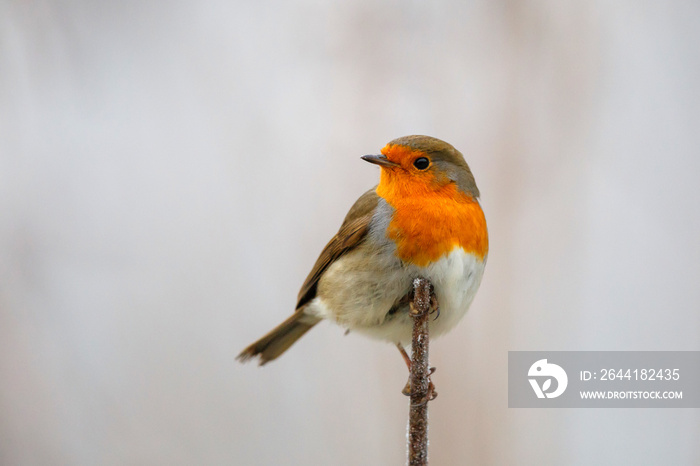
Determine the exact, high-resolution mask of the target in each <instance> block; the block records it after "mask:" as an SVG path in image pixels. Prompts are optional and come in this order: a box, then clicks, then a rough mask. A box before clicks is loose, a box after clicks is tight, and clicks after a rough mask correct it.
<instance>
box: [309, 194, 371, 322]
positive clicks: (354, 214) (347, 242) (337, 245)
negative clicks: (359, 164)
mask: <svg viewBox="0 0 700 466" xmlns="http://www.w3.org/2000/svg"><path fill="white" fill-rule="evenodd" d="M378 202H379V196H377V193H376V192H375V189H374V188H372V189H370V190H369V191H367V192H366V193H364V194H363V195H362V196H360V198H359V199H358V200H357V201H356V202H355V204H354V205H353V206H352V207H351V208H350V211H349V212H348V214H347V215H346V216H345V220H343V224H342V225H341V227H340V230H339V231H338V233H337V234H336V235H335V236H334V237H333V238H332V239H331V240H330V241H329V242H328V244H327V245H326V247H325V248H323V251H321V255H320V256H319V257H318V259H317V260H316V263H315V264H314V266H313V268H312V269H311V272H310V273H309V276H308V277H306V280H305V281H304V284H303V285H302V286H301V290H300V291H299V296H298V300H297V309H299V308H300V307H302V306H304V305H305V304H306V303H308V302H309V301H311V300H312V299H314V298H315V297H316V288H317V286H318V281H319V279H320V278H321V276H322V275H323V273H324V272H325V271H326V270H327V269H328V267H330V266H331V264H333V262H335V261H336V260H338V258H339V257H341V256H342V255H343V254H345V253H346V252H348V251H351V250H353V249H354V248H355V247H357V246H358V245H359V244H360V243H361V242H362V240H364V239H365V236H367V231H368V229H369V223H370V221H371V220H372V215H373V214H374V209H375V208H376V207H377V203H378Z"/></svg>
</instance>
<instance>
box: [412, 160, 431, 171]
mask: <svg viewBox="0 0 700 466" xmlns="http://www.w3.org/2000/svg"><path fill="white" fill-rule="evenodd" d="M413 166H414V167H416V168H417V169H418V170H425V169H426V168H428V167H429V166H430V160H428V158H427V157H418V158H417V159H416V160H415V161H414V162H413Z"/></svg>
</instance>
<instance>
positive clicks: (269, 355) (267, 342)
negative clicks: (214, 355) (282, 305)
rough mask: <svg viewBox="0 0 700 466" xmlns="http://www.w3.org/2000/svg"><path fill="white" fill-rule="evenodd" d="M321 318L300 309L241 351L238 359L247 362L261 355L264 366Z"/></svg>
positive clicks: (261, 362)
mask: <svg viewBox="0 0 700 466" xmlns="http://www.w3.org/2000/svg"><path fill="white" fill-rule="evenodd" d="M320 320H321V319H319V318H318V317H314V316H310V315H308V314H305V313H304V311H303V310H301V309H299V310H297V312H295V313H294V314H292V315H291V316H290V317H289V318H288V319H287V320H285V321H284V322H282V323H281V324H279V325H278V326H277V327H275V328H273V329H272V330H270V332H268V333H267V335H265V336H264V337H262V338H261V339H259V340H258V341H256V342H255V343H253V344H252V345H250V346H249V347H247V348H246V349H244V350H243V351H241V354H239V355H238V357H237V358H236V359H238V360H239V361H241V362H245V361H247V360H249V359H252V358H254V357H256V356H259V357H260V365H261V366H262V365H263V364H265V363H266V362H268V361H272V360H273V359H275V358H277V357H278V356H279V355H281V354H282V353H284V352H285V351H287V349H288V348H289V347H290V346H292V345H293V344H294V342H295V341H297V340H298V339H299V338H301V337H302V336H303V335H304V334H305V333H306V332H308V331H309V330H310V329H311V327H313V326H314V325H316V324H317V323H318V322H319V321H320Z"/></svg>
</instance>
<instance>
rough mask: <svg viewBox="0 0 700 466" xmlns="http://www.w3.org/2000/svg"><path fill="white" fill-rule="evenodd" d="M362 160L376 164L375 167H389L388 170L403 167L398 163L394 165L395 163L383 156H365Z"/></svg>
mask: <svg viewBox="0 0 700 466" xmlns="http://www.w3.org/2000/svg"><path fill="white" fill-rule="evenodd" d="M361 159H362V160H365V161H367V162H369V163H373V164H375V165H380V166H382V167H387V168H390V167H400V166H401V165H399V164H398V163H394V162H392V161H391V160H389V159H387V158H386V157H385V156H383V155H363V156H362V157H361Z"/></svg>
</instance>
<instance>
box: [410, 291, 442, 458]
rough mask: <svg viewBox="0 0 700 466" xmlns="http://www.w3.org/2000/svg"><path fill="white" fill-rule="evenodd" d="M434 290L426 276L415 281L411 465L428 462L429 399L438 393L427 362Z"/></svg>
mask: <svg viewBox="0 0 700 466" xmlns="http://www.w3.org/2000/svg"><path fill="white" fill-rule="evenodd" d="M432 289H433V286H432V284H431V283H430V281H428V280H427V279H425V278H422V277H421V278H416V279H415V280H414V281H413V301H412V302H411V311H410V314H411V316H412V317H413V318H414V322H413V342H412V344H411V374H410V378H409V380H410V385H411V406H410V411H409V421H408V464H409V465H411V466H413V465H426V464H428V401H430V400H432V399H433V398H435V396H437V393H435V391H434V387H433V384H432V383H431V382H430V374H431V373H432V370H431V369H430V368H429V364H428V343H429V337H428V323H429V319H430V312H431V305H433V306H434V305H435V303H436V300H435V298H434V295H433V294H432ZM435 307H436V306H435ZM434 310H435V311H436V310H437V309H434Z"/></svg>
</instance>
